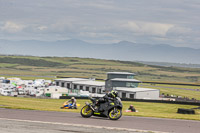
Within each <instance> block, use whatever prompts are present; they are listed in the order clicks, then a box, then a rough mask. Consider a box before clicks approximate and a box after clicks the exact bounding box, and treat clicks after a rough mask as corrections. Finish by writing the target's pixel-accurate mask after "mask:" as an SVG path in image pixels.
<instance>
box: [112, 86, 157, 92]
mask: <svg viewBox="0 0 200 133" xmlns="http://www.w3.org/2000/svg"><path fill="white" fill-rule="evenodd" d="M114 89H115V90H117V91H126V92H144V91H159V90H158V89H151V88H140V87H137V88H127V87H115V88H114Z"/></svg>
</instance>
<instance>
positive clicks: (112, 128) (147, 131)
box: [0, 118, 167, 133]
mask: <svg viewBox="0 0 200 133" xmlns="http://www.w3.org/2000/svg"><path fill="white" fill-rule="evenodd" d="M0 120H8V121H19V122H30V123H31V122H32V123H43V124H54V125H65V126H66V125H67V126H75V127H87V128H91V125H84V124H72V123H59V122H45V121H32V120H21V119H8V118H0ZM92 128H99V129H100V128H103V129H108V130H119V131H129V132H143V133H167V132H161V131H150V130H140V129H129V128H117V127H103V126H93V125H92Z"/></svg>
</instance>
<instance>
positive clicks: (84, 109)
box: [81, 105, 93, 118]
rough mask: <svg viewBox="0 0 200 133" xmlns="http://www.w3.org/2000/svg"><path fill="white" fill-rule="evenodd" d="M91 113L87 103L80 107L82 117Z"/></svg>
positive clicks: (86, 116)
mask: <svg viewBox="0 0 200 133" xmlns="http://www.w3.org/2000/svg"><path fill="white" fill-rule="evenodd" d="M92 114H93V110H92V109H91V108H90V107H89V106H88V105H85V106H84V107H83V108H82V109H81V116H82V117H85V118H89V117H91V116H92Z"/></svg>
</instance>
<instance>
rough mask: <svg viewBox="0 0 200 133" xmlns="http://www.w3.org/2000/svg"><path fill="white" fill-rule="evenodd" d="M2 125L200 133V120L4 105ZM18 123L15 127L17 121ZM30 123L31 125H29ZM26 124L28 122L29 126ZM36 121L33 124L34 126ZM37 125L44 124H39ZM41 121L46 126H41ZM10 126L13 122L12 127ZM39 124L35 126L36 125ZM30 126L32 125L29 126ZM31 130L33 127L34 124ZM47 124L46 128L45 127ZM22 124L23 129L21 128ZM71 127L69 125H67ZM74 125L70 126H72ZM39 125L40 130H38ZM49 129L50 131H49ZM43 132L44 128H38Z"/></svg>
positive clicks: (54, 129)
mask: <svg viewBox="0 0 200 133" xmlns="http://www.w3.org/2000/svg"><path fill="white" fill-rule="evenodd" d="M199 117H200V116H199ZM0 123H1V124H0V125H1V126H0V129H4V130H1V131H4V132H12V130H13V131H14V132H24V131H26V130H27V129H28V130H27V131H26V132H29V131H30V132H34V131H35V132H37V130H39V129H41V130H42V132H50V133H51V131H52V132H54V133H60V132H64V131H65V132H79V133H81V132H83V133H90V132H120V133H121V132H133V133H136V132H137V133H142V132H151V133H152V132H155V133H162V132H171V133H172V132H173V133H199V131H200V126H199V125H200V121H193V120H179V119H162V118H151V117H135V116H122V118H120V119H119V120H117V121H112V120H109V119H107V118H101V117H91V118H82V117H81V115H80V114H79V113H71V112H53V111H37V110H18V109H5V108H0ZM17 123H18V124H19V125H24V126H18V127H15V129H13V125H15V126H16V125H17ZM27 124H29V125H27ZM25 125H26V126H25ZM31 125H32V126H31ZM37 125H38V126H39V127H40V128H37ZM41 125H43V126H42V128H41ZM47 125H48V126H47ZM9 126H11V127H10V128H9ZM34 126H35V127H34ZM25 127H29V128H25ZM33 127H34V129H32V130H31V128H33ZM44 127H46V128H44ZM20 128H22V129H20ZM66 128H67V129H66ZM69 128H70V129H69ZM29 129H30V130H29ZM36 129H37V130H36ZM45 130H46V131H45ZM38 132H41V131H38Z"/></svg>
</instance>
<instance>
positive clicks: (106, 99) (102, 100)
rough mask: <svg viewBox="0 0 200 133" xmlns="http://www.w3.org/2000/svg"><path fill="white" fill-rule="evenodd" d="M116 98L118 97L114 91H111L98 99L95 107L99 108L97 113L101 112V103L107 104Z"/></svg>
mask: <svg viewBox="0 0 200 133" xmlns="http://www.w3.org/2000/svg"><path fill="white" fill-rule="evenodd" d="M117 96H118V92H117V91H114V90H112V91H111V92H109V93H106V95H105V96H103V97H102V98H100V99H99V100H98V101H97V104H96V105H97V106H99V111H103V104H102V103H105V102H109V100H114V98H116V97H117Z"/></svg>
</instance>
